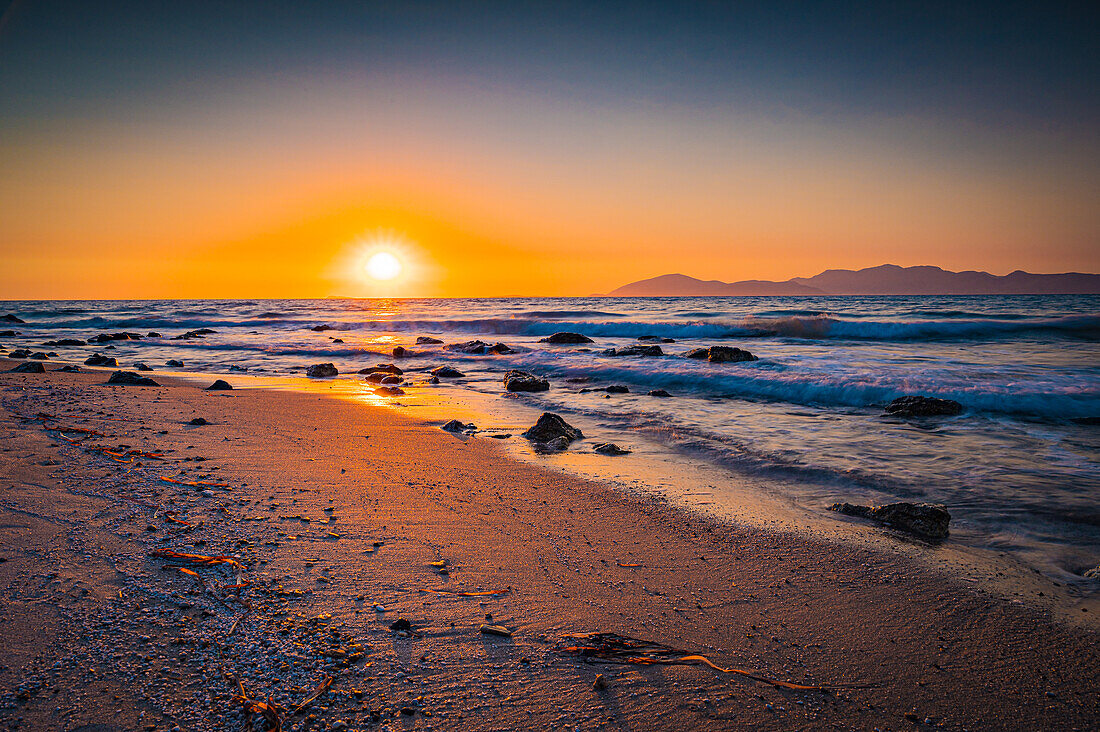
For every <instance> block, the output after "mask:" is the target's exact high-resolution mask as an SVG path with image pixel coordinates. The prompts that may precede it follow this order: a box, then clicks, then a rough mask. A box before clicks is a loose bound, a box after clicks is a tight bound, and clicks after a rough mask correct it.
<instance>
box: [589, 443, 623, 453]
mask: <svg viewBox="0 0 1100 732" xmlns="http://www.w3.org/2000/svg"><path fill="white" fill-rule="evenodd" d="M592 449H593V450H594V451H596V452H598V453H600V454H601V455H629V454H630V450H624V449H623V448H621V447H619V446H618V445H616V444H615V443H614V442H601V443H600V444H598V445H596V446H595V447H593V448H592Z"/></svg>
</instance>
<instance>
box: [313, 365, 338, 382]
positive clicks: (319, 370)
mask: <svg viewBox="0 0 1100 732" xmlns="http://www.w3.org/2000/svg"><path fill="white" fill-rule="evenodd" d="M339 373H340V372H339V371H337V370H336V367H335V366H333V365H332V364H331V363H315V364H313V365H312V366H310V367H309V368H308V369H306V376H308V377H309V378H311V379H325V378H328V377H330V376H336V375H337V374H339Z"/></svg>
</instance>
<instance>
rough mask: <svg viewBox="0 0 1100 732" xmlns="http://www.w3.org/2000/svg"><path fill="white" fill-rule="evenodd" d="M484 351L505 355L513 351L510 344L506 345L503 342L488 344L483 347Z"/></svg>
mask: <svg viewBox="0 0 1100 732" xmlns="http://www.w3.org/2000/svg"><path fill="white" fill-rule="evenodd" d="M485 352H486V353H496V354H499V355H501V356H505V355H507V354H509V353H515V351H514V350H512V347H511V346H506V345H505V344H503V343H497V344H496V345H493V346H489V347H488V348H486V349H485Z"/></svg>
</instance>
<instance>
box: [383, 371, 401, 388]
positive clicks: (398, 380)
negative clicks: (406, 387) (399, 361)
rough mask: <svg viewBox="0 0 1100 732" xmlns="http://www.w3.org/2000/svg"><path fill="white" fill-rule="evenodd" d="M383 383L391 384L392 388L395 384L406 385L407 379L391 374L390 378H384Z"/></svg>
mask: <svg viewBox="0 0 1100 732" xmlns="http://www.w3.org/2000/svg"><path fill="white" fill-rule="evenodd" d="M381 383H383V384H389V385H390V386H393V385H395V384H404V383H405V377H404V376H394V375H393V374H390V375H389V376H386V377H385V378H383V379H382V382H381Z"/></svg>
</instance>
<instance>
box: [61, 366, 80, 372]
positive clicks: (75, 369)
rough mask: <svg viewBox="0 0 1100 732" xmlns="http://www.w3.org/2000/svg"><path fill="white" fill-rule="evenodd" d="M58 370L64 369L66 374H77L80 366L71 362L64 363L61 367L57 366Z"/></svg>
mask: <svg viewBox="0 0 1100 732" xmlns="http://www.w3.org/2000/svg"><path fill="white" fill-rule="evenodd" d="M58 371H64V372H65V373H66V374H79V373H80V367H79V366H73V365H71V364H66V365H65V366H62V367H61V368H59V369H58Z"/></svg>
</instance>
